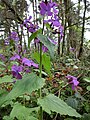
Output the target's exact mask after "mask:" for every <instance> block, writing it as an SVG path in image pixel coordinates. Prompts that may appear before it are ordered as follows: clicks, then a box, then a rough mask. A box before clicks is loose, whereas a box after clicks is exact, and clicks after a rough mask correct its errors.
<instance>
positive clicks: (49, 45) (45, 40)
mask: <svg viewBox="0 0 90 120" xmlns="http://www.w3.org/2000/svg"><path fill="white" fill-rule="evenodd" d="M37 37H38V38H39V39H40V41H41V42H42V43H43V44H44V45H45V46H46V47H47V48H48V50H49V52H50V56H51V57H52V59H54V50H55V45H54V44H53V43H51V42H50V41H49V40H48V38H47V37H46V36H44V35H43V34H38V35H37Z"/></svg>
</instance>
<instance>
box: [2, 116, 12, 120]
mask: <svg viewBox="0 0 90 120" xmlns="http://www.w3.org/2000/svg"><path fill="white" fill-rule="evenodd" d="M3 120H13V118H11V117H10V116H4V117H3Z"/></svg>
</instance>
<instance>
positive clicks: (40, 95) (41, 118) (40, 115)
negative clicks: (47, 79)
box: [39, 43, 43, 120]
mask: <svg viewBox="0 0 90 120" xmlns="http://www.w3.org/2000/svg"><path fill="white" fill-rule="evenodd" d="M39 69H40V74H39V76H40V77H42V43H40V68H39ZM39 97H40V98H41V97H42V92H41V89H40V90H39ZM39 120H43V110H42V107H40V111H39Z"/></svg>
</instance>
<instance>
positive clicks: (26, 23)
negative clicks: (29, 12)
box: [21, 16, 39, 33]
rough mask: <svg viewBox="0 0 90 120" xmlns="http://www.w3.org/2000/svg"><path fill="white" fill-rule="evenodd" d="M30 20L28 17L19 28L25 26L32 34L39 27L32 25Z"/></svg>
mask: <svg viewBox="0 0 90 120" xmlns="http://www.w3.org/2000/svg"><path fill="white" fill-rule="evenodd" d="M31 18H32V16H30V17H29V18H28V19H25V20H24V22H23V25H21V28H22V27H23V26H25V27H26V28H27V29H28V31H29V32H31V33H33V32H36V31H37V29H38V28H39V27H38V25H35V24H33V23H32V21H31Z"/></svg>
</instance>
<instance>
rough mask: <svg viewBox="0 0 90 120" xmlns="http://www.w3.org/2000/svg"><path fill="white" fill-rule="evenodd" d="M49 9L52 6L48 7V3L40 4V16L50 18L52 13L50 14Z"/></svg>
mask: <svg viewBox="0 0 90 120" xmlns="http://www.w3.org/2000/svg"><path fill="white" fill-rule="evenodd" d="M51 7H52V6H50V3H49V2H48V3H45V2H43V1H42V2H41V3H40V14H41V15H43V16H44V15H45V14H46V15H48V16H52V12H51Z"/></svg>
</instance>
